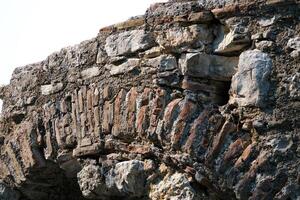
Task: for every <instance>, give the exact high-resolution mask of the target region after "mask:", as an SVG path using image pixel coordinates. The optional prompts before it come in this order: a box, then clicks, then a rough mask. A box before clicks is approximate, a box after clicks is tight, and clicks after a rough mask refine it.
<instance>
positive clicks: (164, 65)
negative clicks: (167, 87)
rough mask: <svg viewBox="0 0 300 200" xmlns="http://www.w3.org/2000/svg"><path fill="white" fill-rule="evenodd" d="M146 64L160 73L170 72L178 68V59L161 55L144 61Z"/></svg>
mask: <svg viewBox="0 0 300 200" xmlns="http://www.w3.org/2000/svg"><path fill="white" fill-rule="evenodd" d="M144 64H145V65H146V66H150V67H154V68H157V69H158V71H160V72H163V71H170V70H174V69H177V68H178V66H177V60H176V58H175V57H174V56H171V55H161V56H159V57H156V58H151V59H149V60H146V61H144Z"/></svg>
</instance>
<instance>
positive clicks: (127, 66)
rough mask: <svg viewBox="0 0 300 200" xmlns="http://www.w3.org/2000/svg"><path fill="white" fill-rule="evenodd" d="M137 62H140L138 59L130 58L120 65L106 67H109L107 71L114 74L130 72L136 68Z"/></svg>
mask: <svg viewBox="0 0 300 200" xmlns="http://www.w3.org/2000/svg"><path fill="white" fill-rule="evenodd" d="M139 64H140V59H136V58H131V59H128V60H127V61H126V62H124V63H123V64H121V65H109V66H107V67H108V68H110V72H109V73H110V74H111V75H113V76H115V75H120V74H125V73H127V72H130V71H132V70H134V69H135V68H137V67H138V66H139Z"/></svg>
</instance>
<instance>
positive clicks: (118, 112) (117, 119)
mask: <svg viewBox="0 0 300 200" xmlns="http://www.w3.org/2000/svg"><path fill="white" fill-rule="evenodd" d="M125 98H126V91H125V90H124V89H121V90H120V92H119V94H118V95H117V97H116V99H115V102H114V122H113V127H112V134H113V135H114V136H117V137H118V136H121V135H122V134H123V133H122V129H121V128H122V124H121V123H122V122H123V121H122V116H123V112H124V109H123V107H122V106H123V103H124V102H125Z"/></svg>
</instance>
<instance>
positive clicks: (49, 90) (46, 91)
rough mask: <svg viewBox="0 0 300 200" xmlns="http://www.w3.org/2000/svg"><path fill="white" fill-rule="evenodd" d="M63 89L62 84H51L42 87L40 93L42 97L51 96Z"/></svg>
mask: <svg viewBox="0 0 300 200" xmlns="http://www.w3.org/2000/svg"><path fill="white" fill-rule="evenodd" d="M63 87H64V85H63V83H53V84H50V85H42V86H41V92H42V95H51V94H55V93H57V92H60V91H61V90H62V89H63Z"/></svg>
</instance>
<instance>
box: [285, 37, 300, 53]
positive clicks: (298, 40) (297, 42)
mask: <svg viewBox="0 0 300 200" xmlns="http://www.w3.org/2000/svg"><path fill="white" fill-rule="evenodd" d="M287 47H289V48H291V49H294V51H292V53H291V54H290V55H291V56H292V57H293V58H297V57H299V56H300V37H295V38H291V39H289V41H288V43H287Z"/></svg>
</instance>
